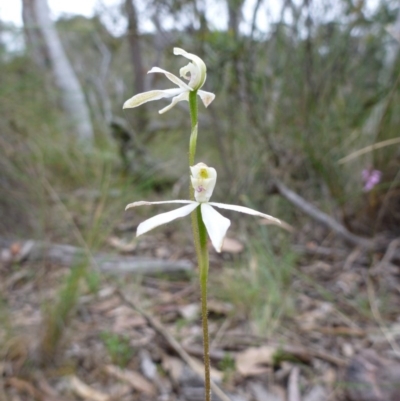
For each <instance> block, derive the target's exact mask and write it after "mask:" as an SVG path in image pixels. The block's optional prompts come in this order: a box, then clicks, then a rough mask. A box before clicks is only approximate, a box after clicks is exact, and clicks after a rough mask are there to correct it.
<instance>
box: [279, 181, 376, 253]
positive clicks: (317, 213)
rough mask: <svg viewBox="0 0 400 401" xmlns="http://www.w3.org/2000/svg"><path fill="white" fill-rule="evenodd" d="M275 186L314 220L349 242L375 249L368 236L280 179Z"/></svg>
mask: <svg viewBox="0 0 400 401" xmlns="http://www.w3.org/2000/svg"><path fill="white" fill-rule="evenodd" d="M275 186H276V188H277V189H278V191H279V193H280V194H281V195H282V196H283V197H285V198H286V199H287V200H288V201H289V202H291V203H292V204H293V205H295V206H296V207H297V208H299V209H300V210H301V211H303V212H304V213H306V214H308V215H309V216H310V217H312V218H313V219H314V220H316V221H318V222H319V223H321V224H323V225H325V226H327V227H328V228H330V229H331V230H332V231H334V232H335V233H336V234H338V235H340V236H341V237H342V238H343V239H345V240H346V241H347V242H349V243H351V244H353V245H357V246H360V247H361V248H367V249H373V247H374V245H373V242H372V241H371V240H369V239H367V238H362V237H359V236H358V235H355V234H352V233H351V232H350V231H348V230H347V229H346V227H344V226H343V225H341V224H340V223H339V222H337V221H336V220H335V219H333V218H332V217H331V216H329V215H327V214H326V213H324V212H322V211H321V210H319V209H318V208H317V207H315V206H314V205H312V204H311V203H308V202H307V201H306V200H305V199H303V198H302V197H301V196H299V195H297V194H296V193H295V192H293V191H292V190H290V189H289V188H288V187H287V186H286V185H285V184H283V183H282V182H281V181H279V180H275Z"/></svg>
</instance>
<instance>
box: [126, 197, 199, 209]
mask: <svg viewBox="0 0 400 401" xmlns="http://www.w3.org/2000/svg"><path fill="white" fill-rule="evenodd" d="M165 203H196V204H197V202H194V201H189V200H180V199H178V200H170V201H158V202H147V201H139V202H133V203H130V204H129V205H128V206H127V207H126V208H125V210H128V209H130V208H131V207H136V206H144V205H146V206H147V205H163V204H165Z"/></svg>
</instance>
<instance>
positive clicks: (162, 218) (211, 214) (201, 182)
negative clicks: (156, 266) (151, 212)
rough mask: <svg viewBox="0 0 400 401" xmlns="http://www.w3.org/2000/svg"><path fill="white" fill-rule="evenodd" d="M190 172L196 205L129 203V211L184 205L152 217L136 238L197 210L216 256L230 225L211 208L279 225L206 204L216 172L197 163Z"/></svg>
mask: <svg viewBox="0 0 400 401" xmlns="http://www.w3.org/2000/svg"><path fill="white" fill-rule="evenodd" d="M190 170H191V173H192V175H191V177H190V179H191V182H192V186H193V188H194V196H195V199H196V201H189V200H171V201H162V202H146V201H140V202H134V203H130V204H129V205H128V206H127V207H126V208H125V210H126V209H129V208H131V207H136V206H142V205H160V204H164V203H183V204H186V205H185V206H182V207H180V208H178V209H175V210H172V211H171V212H166V213H161V214H158V215H156V216H154V217H151V218H150V219H148V220H145V221H144V222H142V223H140V224H139V226H138V228H137V232H136V236H137V237H138V236H139V235H142V234H144V233H147V232H148V231H150V230H152V229H153V228H156V227H158V226H160V225H162V224H166V223H169V222H170V221H173V220H175V219H178V218H180V217H185V216H187V215H189V214H190V213H191V212H193V211H194V210H195V209H196V208H197V207H200V209H201V217H202V219H203V222H204V225H205V226H206V229H207V232H208V235H209V237H210V239H211V242H212V244H213V246H214V248H215V249H216V251H217V252H221V248H222V244H223V242H224V238H225V235H226V232H227V230H228V228H229V226H230V224H231V222H230V220H229V219H227V218H226V217H224V216H222V215H221V214H220V213H219V212H217V211H216V210H215V209H214V208H213V206H215V207H217V208H220V209H228V210H234V211H236V212H241V213H246V214H250V215H253V216H259V217H262V218H263V219H266V220H268V221H269V222H271V223H273V224H279V225H280V224H281V221H280V220H278V219H276V218H275V217H272V216H269V215H268V214H264V213H260V212H257V211H256V210H253V209H250V208H248V207H244V206H236V205H226V204H225V203H215V202H209V199H210V198H211V195H212V193H213V191H214V188H215V184H216V182H217V172H216V171H215V169H214V168H212V167H208V166H207V165H205V164H204V163H198V164H196V165H195V166H193V167H190Z"/></svg>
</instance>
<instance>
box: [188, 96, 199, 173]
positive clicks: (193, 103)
mask: <svg viewBox="0 0 400 401" xmlns="http://www.w3.org/2000/svg"><path fill="white" fill-rule="evenodd" d="M189 109H190V120H191V134H190V142H189V166H193V165H194V159H195V157H196V144H197V124H198V117H197V91H192V92H190V93H189Z"/></svg>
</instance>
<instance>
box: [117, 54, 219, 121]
mask: <svg viewBox="0 0 400 401" xmlns="http://www.w3.org/2000/svg"><path fill="white" fill-rule="evenodd" d="M174 54H175V55H179V56H183V57H186V58H187V59H189V60H190V61H191V62H190V63H189V64H188V65H187V66H185V67H182V68H181V69H180V71H179V73H180V76H181V77H183V78H185V79H187V80H188V81H189V83H188V84H186V83H185V82H183V81H182V80H181V79H179V78H178V77H177V76H176V75H174V74H171V73H170V72H168V71H165V70H163V69H161V68H158V67H153V68H152V69H151V70H150V71H149V72H148V74H152V73H157V72H160V73H162V74H165V76H166V77H167V78H168V79H169V80H170V81H171V82H173V83H174V84H176V85H178V87H179V88H176V89H164V90H152V91H149V92H144V93H139V94H138V95H135V96H133V97H132V98H130V99H128V100H127V101H126V102H125V103H124V106H123V108H124V109H129V108H133V107H138V106H140V105H142V104H144V103H147V102H150V101H152V100H158V99H162V98H171V97H172V102H171V104H170V105H169V106H167V107H164V108H163V109H161V110H160V111H159V113H160V114H163V113H165V112H166V111H168V110H170V109H172V107H174V106H175V105H176V104H177V103H178V102H181V101H183V100H186V101H189V92H192V91H197V94H198V95H199V96H200V98H201V100H202V101H203V103H204V106H206V107H207V106H208V105H209V104H210V103H211V102H212V101H213V100H214V98H215V95H214V94H213V93H210V92H206V91H203V90H200V88H201V87H202V86H203V85H204V82H205V81H206V76H207V67H206V65H205V64H204V61H203V60H202V59H201V58H200V57H198V56H196V55H194V54H191V53H187V52H185V50H183V49H179V48H178V47H175V48H174Z"/></svg>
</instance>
